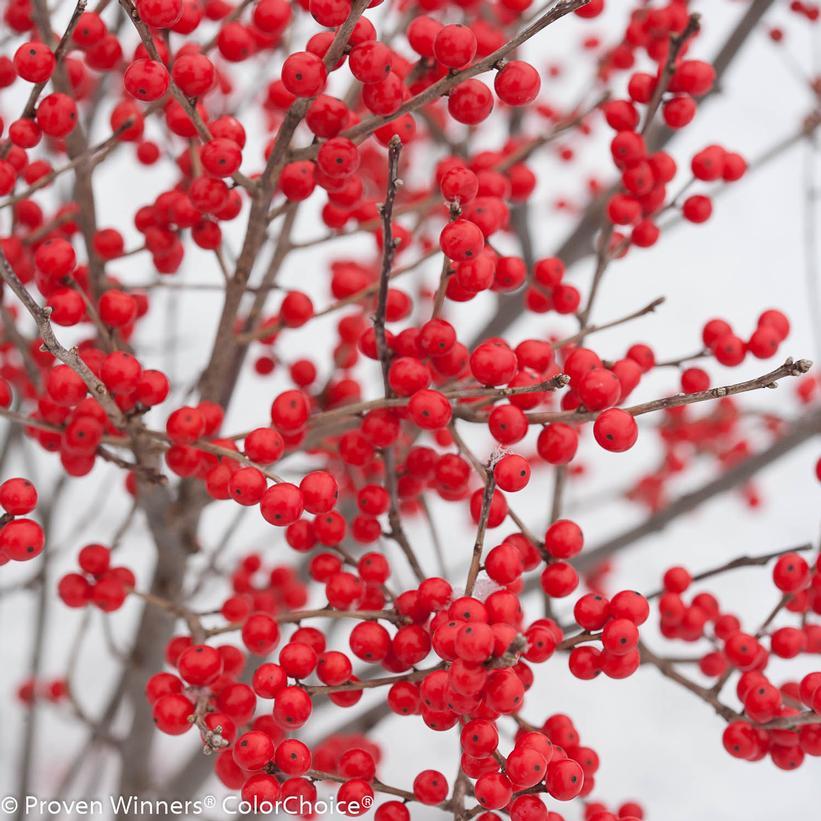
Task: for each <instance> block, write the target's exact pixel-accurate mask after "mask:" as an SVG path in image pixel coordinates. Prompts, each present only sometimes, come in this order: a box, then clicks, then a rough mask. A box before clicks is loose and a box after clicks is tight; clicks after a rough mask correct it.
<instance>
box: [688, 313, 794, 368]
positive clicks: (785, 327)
mask: <svg viewBox="0 0 821 821" xmlns="http://www.w3.org/2000/svg"><path fill="white" fill-rule="evenodd" d="M789 333H790V321H789V319H788V318H787V317H786V316H785V315H784V314H783V313H782V312H781V311H777V310H774V309H771V310H767V311H764V312H763V313H762V314H761V315H760V316H759V317H758V323H757V326H756V329H755V330H754V331H753V333H752V334H751V335H750V338H749V339H748V340H747V341H745V340H744V339H742V338H740V337H738V336H736V334H735V333H733V329H732V327H731V326H730V324H729V323H728V322H726V321H725V320H723V319H711V320H710V321H709V322H707V323H706V324H705V325H704V330H703V331H702V335H701V338H702V341H703V342H704V345H705V348H706V349H708V350H709V351H710V353H711V354H712V355H713V356H714V357H715V358H716V361H717V362H719V363H720V364H722V365H725V366H726V367H729V368H733V367H736V366H737V365H740V364H741V363H742V362H743V361H744V358H745V356H746V355H747V353H751V354H752V355H753V356H754V357H755V358H756V359H769V358H770V357H772V356H775V354H776V353H777V352H778V348H779V346H780V345H781V343H782V342H783V341H784V340H785V339H786V338H787V337H788V336H789Z"/></svg>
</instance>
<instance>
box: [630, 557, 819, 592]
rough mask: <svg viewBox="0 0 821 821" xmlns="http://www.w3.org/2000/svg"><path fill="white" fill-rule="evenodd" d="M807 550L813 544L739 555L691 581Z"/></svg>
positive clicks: (767, 562) (709, 577) (698, 574)
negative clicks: (759, 554) (761, 554)
mask: <svg viewBox="0 0 821 821" xmlns="http://www.w3.org/2000/svg"><path fill="white" fill-rule="evenodd" d="M807 550H812V545H811V544H802V545H799V546H798V547H787V548H784V549H783V550H776V551H775V552H774V553H765V554H764V555H763V556H739V557H737V558H735V559H733V560H732V561H729V562H725V563H724V564H722V565H719V566H718V567H713V568H711V569H710V570H703V571H702V572H701V573H696V575H695V576H693V577H692V579H691V581H692V582H693V583H695V582H702V581H704V580H705V579H711V578H712V577H713V576H720V575H721V574H723V573H727V572H728V571H730V570H738V569H739V568H742V567H763V566H764V565H765V564H769V563H770V562H771V561H772V560H773V559H777V558H778V557H779V556H783V555H784V554H785V553H803V552H805V551H807ZM663 593H664V590H655V591H654V592H652V593H648V594H647V595H646V596H645V598H646V599H657V598H658V597H659V596H661V595H662V594H663Z"/></svg>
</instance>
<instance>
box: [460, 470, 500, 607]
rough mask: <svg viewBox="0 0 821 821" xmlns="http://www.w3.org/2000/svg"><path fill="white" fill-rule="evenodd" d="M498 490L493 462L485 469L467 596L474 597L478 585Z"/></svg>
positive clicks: (466, 585)
mask: <svg viewBox="0 0 821 821" xmlns="http://www.w3.org/2000/svg"><path fill="white" fill-rule="evenodd" d="M495 489H496V479H495V477H494V474H493V461H492V460H491V461H490V462H488V465H487V467H486V468H485V488H484V490H483V492H482V508H481V511H480V513H479V524H478V526H477V528H476V541H475V542H474V543H473V556H472V557H471V560H470V568H469V569H468V577H467V581H466V582H465V595H466V596H472V595H473V588H474V587H475V585H476V578H477V576H478V575H479V567H480V566H481V564H482V551H483V549H484V545H485V532H486V531H487V521H488V517H489V516H490V504H491V502H492V501H493V492H494V490H495Z"/></svg>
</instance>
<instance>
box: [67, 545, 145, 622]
mask: <svg viewBox="0 0 821 821" xmlns="http://www.w3.org/2000/svg"><path fill="white" fill-rule="evenodd" d="M77 564H78V565H79V569H80V570H81V571H82V572H80V573H66V574H65V575H64V576H63V577H62V578H61V579H60V581H59V583H58V585H57V594H58V595H59V596H60V599H61V600H62V601H63V603H64V604H66V605H68V607H86V606H87V605H89V604H93V605H94V606H95V607H98V608H99V609H100V610H102V611H103V612H104V613H112V612H113V611H115V610H119V609H120V608H121V607H122V606H123V603H124V602H125V600H126V597H127V596H128V594H129V592H130V591H131V590H133V589H134V587H135V586H136V579H135V577H134V574H133V573H132V572H131V570H130V569H129V568H127V567H122V566H113V565H112V564H111V550H110V549H109V548H107V547H105V546H104V545H101V544H87V545H86V546H85V547H83V548H82V549H81V550H80V552H79V553H78V554H77Z"/></svg>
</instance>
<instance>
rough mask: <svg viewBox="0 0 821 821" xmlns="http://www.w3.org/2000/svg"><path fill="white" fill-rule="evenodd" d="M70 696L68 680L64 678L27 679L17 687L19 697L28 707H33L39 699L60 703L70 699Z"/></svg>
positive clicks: (50, 702)
mask: <svg viewBox="0 0 821 821" xmlns="http://www.w3.org/2000/svg"><path fill="white" fill-rule="evenodd" d="M68 696H69V691H68V682H67V681H66V680H65V679H62V678H55V679H46V680H38V679H27V680H26V681H24V682H23V683H22V684H20V686H19V687H18V688H17V699H18V701H20V703H21V704H23V705H24V706H26V707H31V706H32V705H33V704H34V703H35V702H38V701H45V702H48V703H49V704H60V703H61V702H63V701H65V700H66V699H68Z"/></svg>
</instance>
